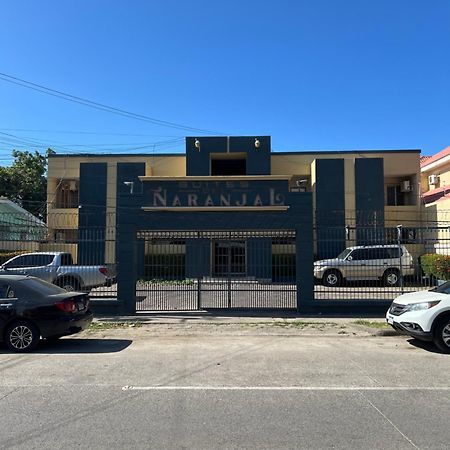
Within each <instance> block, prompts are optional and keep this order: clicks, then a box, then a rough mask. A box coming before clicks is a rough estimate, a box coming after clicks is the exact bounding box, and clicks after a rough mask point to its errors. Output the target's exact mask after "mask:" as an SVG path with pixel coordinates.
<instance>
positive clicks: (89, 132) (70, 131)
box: [0, 128, 184, 138]
mask: <svg viewBox="0 0 450 450" xmlns="http://www.w3.org/2000/svg"><path fill="white" fill-rule="evenodd" d="M0 130H2V131H27V132H28V131H31V132H33V133H55V134H91V135H95V136H139V137H164V138H178V137H179V138H184V136H178V135H169V134H140V133H109V132H106V131H84V130H83V131H77V130H42V129H35V128H0Z"/></svg>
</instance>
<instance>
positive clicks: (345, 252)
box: [337, 248, 351, 259]
mask: <svg viewBox="0 0 450 450" xmlns="http://www.w3.org/2000/svg"><path fill="white" fill-rule="evenodd" d="M350 252H351V250H350V249H349V248H346V249H345V250H344V251H343V252H342V253H339V255H338V256H337V259H345V257H346V256H347V255H348V254H349V253H350Z"/></svg>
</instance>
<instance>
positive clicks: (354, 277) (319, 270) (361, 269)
mask: <svg viewBox="0 0 450 450" xmlns="http://www.w3.org/2000/svg"><path fill="white" fill-rule="evenodd" d="M449 225H450V223H449ZM316 231H317V230H316ZM317 235H318V233H317V232H316V236H317ZM315 249H316V254H315V262H314V267H313V271H314V278H315V289H314V298H315V300H337V301H348V300H360V301H369V302H370V301H372V300H385V301H391V300H393V299H394V298H395V297H397V296H399V295H401V294H404V293H409V292H414V291H419V290H426V289H430V288H431V287H433V286H435V285H436V284H438V283H441V282H442V281H444V279H447V278H448V275H450V273H448V274H445V273H443V272H440V273H439V272H436V270H435V269H433V268H432V267H431V266H430V265H429V264H428V265H427V255H430V254H432V255H442V259H443V260H446V255H449V254H450V229H449V227H448V226H447V225H444V224H440V223H437V222H435V223H423V222H420V223H416V224H414V225H412V226H411V225H410V226H402V225H397V226H386V227H379V226H377V227H373V226H347V227H339V228H328V229H322V230H320V243H319V242H318V241H317V240H316V242H315ZM441 278H442V279H441Z"/></svg>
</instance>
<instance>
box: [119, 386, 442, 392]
mask: <svg viewBox="0 0 450 450" xmlns="http://www.w3.org/2000/svg"><path fill="white" fill-rule="evenodd" d="M122 391H450V386H443V387H430V386H425V387H419V386H123V387H122Z"/></svg>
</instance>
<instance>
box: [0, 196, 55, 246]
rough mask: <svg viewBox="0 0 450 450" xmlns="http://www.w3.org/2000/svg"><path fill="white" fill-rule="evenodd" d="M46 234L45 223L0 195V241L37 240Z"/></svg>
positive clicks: (43, 237)
mask: <svg viewBox="0 0 450 450" xmlns="http://www.w3.org/2000/svg"><path fill="white" fill-rule="evenodd" d="M46 236H47V225H46V224H45V223H44V222H43V221H42V220H40V219H38V218H37V217H35V216H33V214H31V213H29V212H28V211H26V210H25V209H23V208H22V207H20V206H19V205H17V204H16V203H14V202H13V201H11V200H9V199H8V198H6V197H0V241H8V242H38V241H41V240H43V239H45V237H46Z"/></svg>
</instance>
